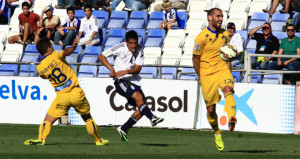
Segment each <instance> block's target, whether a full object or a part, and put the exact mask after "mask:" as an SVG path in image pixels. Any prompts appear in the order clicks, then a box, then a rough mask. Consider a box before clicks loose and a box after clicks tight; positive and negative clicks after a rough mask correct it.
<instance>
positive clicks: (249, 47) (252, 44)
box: [246, 39, 257, 51]
mask: <svg viewBox="0 0 300 159" xmlns="http://www.w3.org/2000/svg"><path fill="white" fill-rule="evenodd" d="M256 43H257V42H256V40H254V39H249V41H248V43H247V44H246V50H248V51H249V50H256Z"/></svg>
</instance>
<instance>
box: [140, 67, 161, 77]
mask: <svg viewBox="0 0 300 159" xmlns="http://www.w3.org/2000/svg"><path fill="white" fill-rule="evenodd" d="M140 76H141V77H142V78H157V68H156V67H142V69H141V72H140Z"/></svg>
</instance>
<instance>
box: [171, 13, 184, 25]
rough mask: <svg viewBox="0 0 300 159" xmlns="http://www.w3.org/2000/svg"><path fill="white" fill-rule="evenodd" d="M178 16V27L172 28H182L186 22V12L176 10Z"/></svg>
mask: <svg viewBox="0 0 300 159" xmlns="http://www.w3.org/2000/svg"><path fill="white" fill-rule="evenodd" d="M177 14H178V17H179V19H180V23H179V24H178V27H172V28H174V29H184V28H185V25H186V22H187V12H185V11H184V12H177Z"/></svg>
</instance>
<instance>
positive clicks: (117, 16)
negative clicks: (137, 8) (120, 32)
mask: <svg viewBox="0 0 300 159" xmlns="http://www.w3.org/2000/svg"><path fill="white" fill-rule="evenodd" d="M127 21H128V12H127V11H112V13H111V15H110V19H109V22H108V25H107V28H109V29H111V28H124V27H125V26H126V24H127Z"/></svg>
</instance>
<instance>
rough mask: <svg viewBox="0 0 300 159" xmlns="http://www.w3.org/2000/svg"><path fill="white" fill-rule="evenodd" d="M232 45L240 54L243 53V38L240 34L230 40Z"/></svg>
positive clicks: (235, 34) (234, 35)
mask: <svg viewBox="0 0 300 159" xmlns="http://www.w3.org/2000/svg"><path fill="white" fill-rule="evenodd" d="M230 44H231V45H234V46H235V47H236V49H237V51H238V52H243V50H244V49H243V38H242V36H241V35H240V34H239V33H234V34H233V36H232V37H231V39H230Z"/></svg>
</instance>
